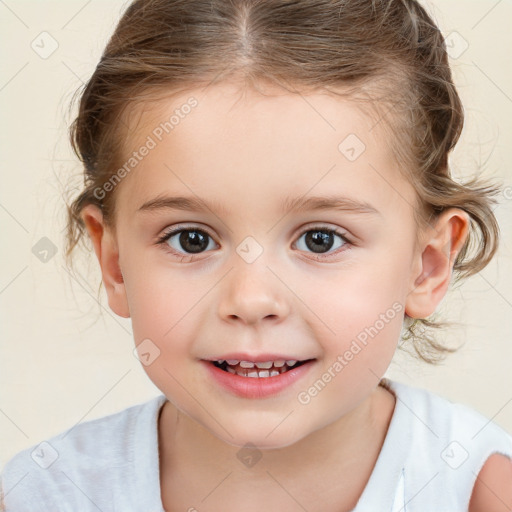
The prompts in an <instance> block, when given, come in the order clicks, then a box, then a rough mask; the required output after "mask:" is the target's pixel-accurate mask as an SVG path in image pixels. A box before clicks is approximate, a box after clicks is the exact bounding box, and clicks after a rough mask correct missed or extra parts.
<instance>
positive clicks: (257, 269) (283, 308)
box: [218, 260, 290, 325]
mask: <svg viewBox="0 0 512 512" xmlns="http://www.w3.org/2000/svg"><path fill="white" fill-rule="evenodd" d="M223 286H224V287H223V289H222V293H221V300H220V302H219V307H218V314H219V316H220V318H221V319H222V320H224V321H227V322H231V323H233V322H234V323H241V324H246V325H256V324H259V323H261V322H263V321H265V322H272V323H279V322H282V321H283V320H284V319H285V318H286V317H287V316H288V314H289V308H290V305H289V302H288V299H287V297H286V289H285V286H284V285H283V283H282V282H280V281H279V279H278V278H277V277H276V276H275V275H274V273H273V272H272V271H270V269H268V268H267V266H266V264H265V263H264V262H263V261H259V260H258V261H257V262H253V263H246V262H245V261H243V260H242V261H238V262H237V263H236V265H235V267H234V268H233V270H232V271H231V272H229V274H228V276H226V280H225V282H224V285H223Z"/></svg>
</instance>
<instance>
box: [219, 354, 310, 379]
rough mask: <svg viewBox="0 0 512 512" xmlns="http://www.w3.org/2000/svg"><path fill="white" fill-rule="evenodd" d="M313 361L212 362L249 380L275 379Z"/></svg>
mask: <svg viewBox="0 0 512 512" xmlns="http://www.w3.org/2000/svg"><path fill="white" fill-rule="evenodd" d="M309 361H313V359H305V360H303V361H298V360H294V359H289V360H277V361H261V362H252V361H240V360H237V359H227V360H225V359H218V360H216V361H210V363H212V364H213V365H214V366H215V367H217V368H219V369H221V370H223V371H225V372H227V373H231V374H233V375H238V376H240V377H248V378H260V379H262V378H263V379H265V378H273V377H278V376H279V375H282V374H283V373H286V372H288V371H290V370H292V369H294V368H298V367H299V366H302V365H303V364H306V363H308V362H309Z"/></svg>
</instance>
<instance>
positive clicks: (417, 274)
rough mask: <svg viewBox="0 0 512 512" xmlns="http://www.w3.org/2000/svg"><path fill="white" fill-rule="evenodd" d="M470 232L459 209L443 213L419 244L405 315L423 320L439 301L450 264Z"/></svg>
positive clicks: (467, 219) (445, 286) (448, 274)
mask: <svg viewBox="0 0 512 512" xmlns="http://www.w3.org/2000/svg"><path fill="white" fill-rule="evenodd" d="M468 231H469V216H468V214H467V213H466V212H465V211H463V210H460V209H458V208H450V209H448V210H445V211H444V212H443V213H441V215H439V217H438V218H437V221H436V224H435V226H434V227H433V228H429V229H428V231H427V232H426V234H425V237H424V239H423V241H422V244H421V246H420V249H419V251H418V254H417V256H416V258H417V259H416V261H415V264H414V271H413V274H412V276H411V277H412V282H411V285H410V292H409V294H408V295H407V299H406V301H405V313H406V315H408V316H410V317H411V318H426V317H428V316H429V315H431V314H432V313H433V312H434V311H435V310H436V308H437V306H438V304H439V303H440V302H441V300H442V299H443V297H444V296H445V294H446V291H447V290H448V286H449V284H450V280H451V276H452V271H453V265H454V263H455V259H456V257H457V254H458V253H459V252H460V250H461V248H462V246H463V245H464V242H465V241H466V238H467V236H468Z"/></svg>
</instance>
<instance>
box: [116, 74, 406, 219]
mask: <svg viewBox="0 0 512 512" xmlns="http://www.w3.org/2000/svg"><path fill="white" fill-rule="evenodd" d="M369 112H371V109H370V111H369V110H368V109H365V110H364V111H363V110H362V109H361V108H360V104H359V103H358V102H355V101H353V100H350V99H347V98H346V97H339V96H334V95H333V94H331V93H328V92H321V91H318V92H315V93H308V94H293V93H290V92H288V91H283V90H277V89H274V90H269V89H267V90H264V91H263V92H261V91H255V90H252V89H248V88H241V87H239V86H237V85H234V84H229V83H224V84H219V85H211V86H209V87H207V88H206V89H204V88H197V89H190V90H188V91H186V92H182V93H178V94H173V95H169V96H168V97H162V98H159V99H158V100H154V101H152V102H141V103H139V104H137V105H136V106H134V108H132V109H131V110H130V111H129V112H128V114H129V115H128V116H126V118H125V121H126V123H127V125H128V127H129V130H128V132H127V137H126V139H125V141H126V142H125V151H124V153H125V155H126V156H127V157H129V155H132V154H133V152H138V153H142V152H144V153H145V156H143V157H139V160H138V161H137V163H136V166H135V167H134V169H133V171H131V172H130V173H129V175H128V176H127V177H126V178H125V179H124V180H123V183H121V187H120V188H121V189H122V190H121V191H120V197H119V202H120V203H123V204H120V205H118V206H119V209H121V208H123V209H125V208H130V207H132V209H133V208H134V207H135V205H141V204H143V203H144V202H145V201H147V200H150V199H151V198H153V197H154V196H155V195H156V194H160V193H164V192H169V193H170V192H177V191H178V189H179V192H180V194H181V193H185V192H186V193H187V195H192V194H196V195H198V196H200V197H201V196H203V195H205V196H208V197H211V198H212V199H213V200H214V201H215V200H216V198H218V200H219V201H223V202H225V201H226V195H228V196H229V197H230V202H231V203H232V205H233V206H238V207H244V206H246V207H247V206H248V205H255V204H256V203H257V202H258V200H259V199H262V198H266V199H267V200H268V198H269V196H272V195H275V196H276V198H277V197H278V196H279V194H285V195H286V196H287V197H288V196H290V195H295V196H299V195H303V194H305V193H306V192H307V191H308V190H309V189H311V190H312V191H313V189H314V192H315V193H316V195H318V194H319V193H320V192H322V191H323V192H324V193H325V192H329V191H332V187H338V188H339V190H340V191H341V192H346V193H347V194H348V195H350V194H351V195H352V196H353V195H356V196H364V197H359V199H364V198H365V197H367V198H369V199H373V200H376V201H378V202H380V203H386V202H387V203H392V202H393V201H396V199H397V197H400V196H401V197H402V200H403V199H404V198H405V196H408V198H409V199H408V200H409V201H414V195H413V194H412V191H411V190H410V186H409V184H408V183H406V182H405V181H404V180H403V178H402V175H401V173H400V172H399V170H398V166H397V164H396V162H395V160H394V158H393V153H392V151H391V148H390V143H389V141H388V140H387V135H386V133H385V132H384V131H383V129H382V128H383V127H382V126H381V123H379V120H378V117H377V115H375V116H372V115H370V114H369ZM144 146H146V147H147V148H150V149H149V150H145V151H142V148H143V147H144ZM406 202H407V200H406ZM228 206H229V205H226V209H227V210H229V207H228ZM116 209H117V208H116ZM125 213H129V212H125Z"/></svg>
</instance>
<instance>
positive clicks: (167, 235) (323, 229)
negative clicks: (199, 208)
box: [156, 226, 353, 262]
mask: <svg viewBox="0 0 512 512" xmlns="http://www.w3.org/2000/svg"><path fill="white" fill-rule="evenodd" d="M183 231H196V232H199V233H202V234H204V235H207V236H208V237H209V238H210V239H212V240H214V238H213V236H212V235H211V234H210V233H209V232H208V231H207V230H205V229H204V228H198V227H197V226H187V227H183V226H180V227H177V228H172V229H169V230H168V231H165V232H164V233H163V234H162V235H161V236H160V237H159V238H158V239H157V241H156V244H157V245H162V246H164V250H166V251H168V252H170V253H172V254H174V255H176V256H181V260H180V261H184V260H185V259H186V258H187V257H188V258H189V259H188V260H187V262H190V261H193V260H194V256H195V255H200V254H204V253H205V252H208V251H203V252H201V253H196V254H192V253H181V252H177V251H176V250H175V249H173V248H172V247H170V246H169V245H168V244H167V241H168V240H169V239H170V238H171V237H172V236H174V235H176V234H178V233H181V232H183ZM318 231H321V232H323V233H328V234H333V235H337V236H338V237H339V238H341V240H342V241H343V245H342V246H341V247H339V248H338V250H336V251H335V252H334V253H332V254H331V253H314V252H311V253H309V254H311V255H316V257H314V258H313V259H314V260H317V261H320V260H325V259H329V258H330V257H332V256H333V255H335V254H338V253H339V252H342V251H345V250H347V249H348V247H346V246H351V245H353V243H352V242H351V241H350V240H349V239H348V238H347V236H346V234H345V233H341V232H339V231H337V230H336V229H332V228H328V227H327V226H318V227H313V228H311V227H309V228H308V229H305V230H304V231H302V232H301V233H300V235H299V237H298V238H297V240H300V238H302V236H304V235H305V234H306V233H309V232H318ZM214 241H215V240H214ZM323 254H326V255H328V256H324V255H323Z"/></svg>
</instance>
